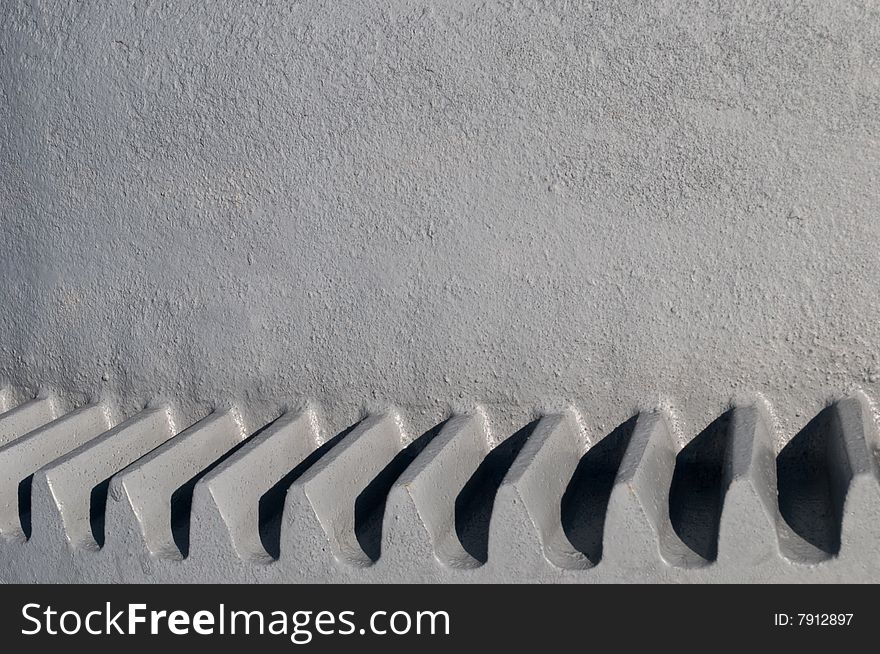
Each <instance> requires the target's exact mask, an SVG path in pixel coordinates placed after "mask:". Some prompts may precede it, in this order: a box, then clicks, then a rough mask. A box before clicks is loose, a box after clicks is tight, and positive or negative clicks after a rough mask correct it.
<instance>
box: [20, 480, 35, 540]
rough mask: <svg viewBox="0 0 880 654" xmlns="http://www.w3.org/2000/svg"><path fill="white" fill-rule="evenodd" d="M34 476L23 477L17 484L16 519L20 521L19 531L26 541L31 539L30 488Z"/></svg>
mask: <svg viewBox="0 0 880 654" xmlns="http://www.w3.org/2000/svg"><path fill="white" fill-rule="evenodd" d="M33 481H34V476H33V475H30V476H28V477H25V478H24V479H22V480H21V481H20V482H19V483H18V517H19V519H20V520H21V530H22V531H23V532H24V536H25V538H27V539H30V537H31V487H32V486H33Z"/></svg>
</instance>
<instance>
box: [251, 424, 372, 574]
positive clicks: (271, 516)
mask: <svg viewBox="0 0 880 654" xmlns="http://www.w3.org/2000/svg"><path fill="white" fill-rule="evenodd" d="M355 427H357V424H354V425H352V426H351V427H349V428H348V429H346V430H345V431H343V432H341V433H339V434H336V436H334V437H333V438H331V439H330V440H328V441H327V442H326V443H324V444H323V445H321V446H320V447H318V448H317V449H316V450H315V451H313V452H312V453H311V454H309V455H308V456H307V457H306V458H305V459H303V460H302V461H301V462H299V463H298V464H297V465H296V466H295V467H294V468H293V470H291V471H290V472H288V473H287V474H286V475H284V476H283V477H282V478H281V479H279V480H278V482H276V483H275V484H274V485H273V486H272V487H271V488H270V489H269V490H267V491H266V492H265V493H263V495H262V496H261V497H260V502H259V507H258V509H257V510H258V515H259V529H260V541H261V542H262V543H263V548H264V549H265V550H266V553H267V554H269V555H270V556H271V557H272V558H273V559H277V558H278V557H279V556H281V518H282V516H283V513H284V502H285V500H286V499H287V491H288V489H289V488H290V487H291V486H292V485H293V483H294V482H295V481H296V480H297V479H299V477H300V476H301V475H303V474H304V473H305V471H306V470H308V469H309V468H310V467H312V466H313V465H314V464H315V463H317V462H318V459H320V458H321V457H322V456H324V455H325V454H326V453H327V452H329V451H330V450H331V449H332V448H333V446H334V445H336V444H337V443H339V441H341V440H342V439H343V438H345V437H346V436H348V434H349V433H350V432H351V431H352V430H353V429H354V428H355Z"/></svg>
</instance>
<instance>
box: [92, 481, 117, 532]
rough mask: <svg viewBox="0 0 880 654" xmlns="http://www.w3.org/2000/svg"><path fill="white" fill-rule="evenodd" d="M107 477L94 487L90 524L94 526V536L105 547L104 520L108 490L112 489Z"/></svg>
mask: <svg viewBox="0 0 880 654" xmlns="http://www.w3.org/2000/svg"><path fill="white" fill-rule="evenodd" d="M112 478H113V477H107V479H105V480H104V481H102V482H101V483H100V484H98V485H97V486H95V487H94V488H93V489H92V492H91V495H90V498H89V524H90V525H91V528H92V538H94V539H95V542H96V543H97V544H98V547H104V520H105V516H106V514H107V491H108V490H109V489H110V480H111V479H112Z"/></svg>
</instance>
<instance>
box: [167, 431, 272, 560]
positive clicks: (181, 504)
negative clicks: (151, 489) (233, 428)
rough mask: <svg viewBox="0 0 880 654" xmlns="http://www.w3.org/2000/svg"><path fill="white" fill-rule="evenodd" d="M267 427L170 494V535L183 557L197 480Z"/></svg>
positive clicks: (186, 554) (186, 545)
mask: <svg viewBox="0 0 880 654" xmlns="http://www.w3.org/2000/svg"><path fill="white" fill-rule="evenodd" d="M270 425H271V423H270ZM267 427H269V425H266V427H263V428H262V429H260V430H259V431H257V432H255V433H254V434H252V435H250V436H248V437H247V438H246V439H244V440H243V441H241V442H240V443H237V444H236V445H235V446H234V447H232V448H231V449H230V450H228V451H227V452H226V453H224V454H223V455H222V456H221V457H220V458H219V459H217V460H216V461H214V462H213V463H212V464H211V465H209V466H208V467H207V468H205V469H204V470H201V471H200V472H199V473H198V474H197V475H196V476H195V477H193V478H192V479H190V480H189V481H187V482H186V483H185V484H183V485H182V486H181V487H180V488H178V489H177V490H176V491H174V493H172V494H171V535H172V537H173V538H174V544H175V545H177V549H179V550H180V554H181V556H183V558H186V557H187V556H189V530H190V518H191V517H192V497H193V491H194V490H195V487H196V484H197V483H199V480H200V479H201V478H202V477H204V476H205V475H207V474H208V473H209V472H211V471H212V470H213V469H214V468H216V467H217V466H219V465H220V464H221V463H223V462H224V461H225V460H226V459H228V458H229V457H230V456H232V455H233V454H235V453H236V452H238V451H239V450H240V449H241V448H242V447H244V446H245V444H246V443H247V442H248V441H250V440H251V439H252V438H253V437H254V436H256V435H257V434H259V433H260V432H262V431H263V429H266V428H267Z"/></svg>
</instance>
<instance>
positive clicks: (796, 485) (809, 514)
mask: <svg viewBox="0 0 880 654" xmlns="http://www.w3.org/2000/svg"><path fill="white" fill-rule="evenodd" d="M842 442H843V438H842V434H841V433H840V424H839V421H838V417H837V409H836V408H835V407H833V406H831V407H827V408H826V409H823V410H822V411H821V412H820V413H819V415H817V416H816V417H815V418H813V419H812V420H811V421H810V422H809V423H808V424H807V426H806V427H804V428H803V429H802V430H801V431H800V432H799V433H798V434H797V435H796V436H795V437H794V438H792V439H791V440H790V441H789V442H788V444H787V445H786V446H785V447H784V448H783V449H782V451H781V452H780V453H779V456H778V457H777V458H776V475H777V484H778V488H779V511H780V513H781V514H782V517H783V518H784V519H785V522H786V523H788V526H789V527H791V529H792V531H794V532H795V533H796V534H798V535H799V536H800V537H801V538H803V539H804V540H805V541H807V542H808V543H810V544H811V545H813V546H814V547H816V548H818V549H820V550H822V551H823V552H825V553H827V554H829V555H831V556H834V555H836V554H837V553H838V552H839V551H840V527H841V523H842V520H843V502H844V499H845V495H846V488H847V485H848V483H849V477H850V476H851V475H850V473H849V472H848V467H849V464H848V462H846V460H845V458H844V459H841V457H842V456H843V457H845V454H844V453H843V452H842V450H841V447H842Z"/></svg>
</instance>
